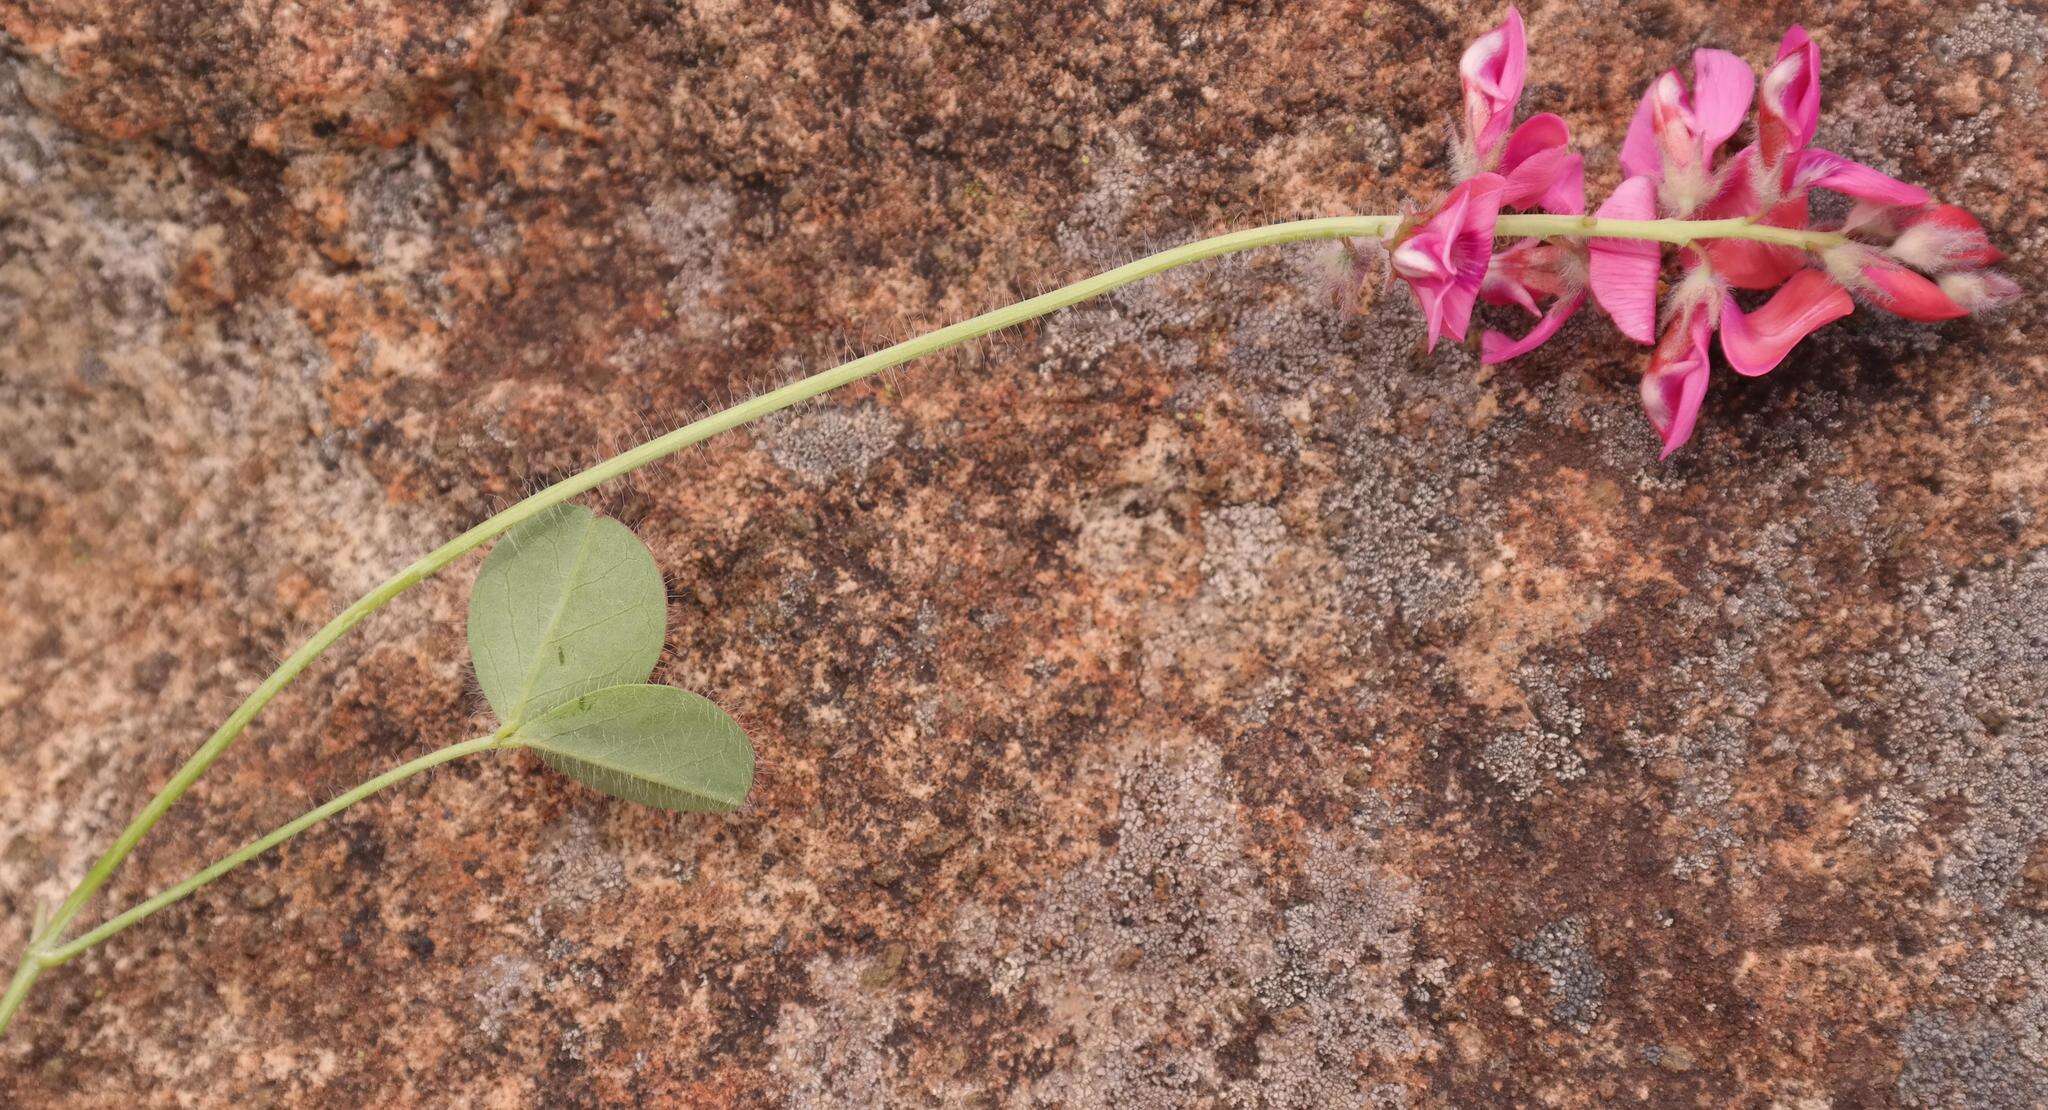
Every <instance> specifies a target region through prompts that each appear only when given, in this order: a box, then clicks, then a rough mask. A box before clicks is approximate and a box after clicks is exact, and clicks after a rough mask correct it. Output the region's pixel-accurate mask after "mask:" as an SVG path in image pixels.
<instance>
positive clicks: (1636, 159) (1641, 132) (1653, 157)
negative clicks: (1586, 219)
mask: <svg viewBox="0 0 2048 1110" xmlns="http://www.w3.org/2000/svg"><path fill="white" fill-rule="evenodd" d="M1677 72H1678V71H1676V70H1673V71H1671V75H1672V76H1674V77H1675V76H1677ZM1656 97H1657V82H1656V81H1652V82H1650V87H1649V88H1647V89H1644V90H1643V98H1642V100H1640V101H1638V102H1637V103H1636V114H1635V118H1634V119H1631V120H1629V121H1628V137H1627V138H1625V139H1623V140H1622V141H1621V172H1622V174H1623V176H1626V177H1647V178H1649V179H1650V180H1651V181H1658V180H1661V179H1662V178H1663V176H1664V158H1663V155H1662V154H1660V153H1659V152H1658V149H1657V125H1656V122H1655V121H1654V120H1653V119H1652V118H1651V115H1652V112H1653V102H1654V101H1655V100H1656ZM1654 216H1655V214H1654V213H1652V215H1651V216H1649V217H1645V218H1646V219H1650V218H1654Z"/></svg>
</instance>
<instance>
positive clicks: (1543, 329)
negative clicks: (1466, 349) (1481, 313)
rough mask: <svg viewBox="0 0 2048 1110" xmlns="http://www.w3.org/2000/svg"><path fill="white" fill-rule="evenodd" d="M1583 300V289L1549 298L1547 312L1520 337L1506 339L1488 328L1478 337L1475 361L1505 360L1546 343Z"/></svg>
mask: <svg viewBox="0 0 2048 1110" xmlns="http://www.w3.org/2000/svg"><path fill="white" fill-rule="evenodd" d="M1585 303H1586V293H1585V290H1583V289H1582V290H1580V291H1579V292H1577V293H1575V294H1573V295H1572V296H1570V297H1565V298H1562V299H1560V300H1557V301H1553V302H1552V303H1551V305H1550V311H1549V312H1548V313H1546V314H1545V315H1544V317H1543V319H1541V320H1538V321H1537V322H1536V326H1535V327H1533V328H1530V329H1529V334H1527V335H1525V336H1523V337H1522V338H1520V339H1509V338H1508V337H1507V336H1505V335H1503V334H1501V333H1500V332H1497V331H1488V332H1487V333H1486V334H1485V335H1482V336H1480V337H1479V361H1480V362H1481V363H1484V364H1487V365H1491V364H1493V363H1496V362H1506V361H1507V360H1509V359H1511V358H1519V357H1521V356H1522V355H1526V354H1528V353H1529V352H1530V351H1533V350H1535V349H1536V348H1538V347H1541V346H1542V345H1544V344H1545V343H1548V342H1550V337H1551V336H1553V335H1556V334H1557V331H1558V329H1559V328H1562V327H1564V322H1565V321H1566V320H1569V319H1571V316H1572V313H1574V312H1577V311H1578V310H1579V306H1580V305H1583V304H1585Z"/></svg>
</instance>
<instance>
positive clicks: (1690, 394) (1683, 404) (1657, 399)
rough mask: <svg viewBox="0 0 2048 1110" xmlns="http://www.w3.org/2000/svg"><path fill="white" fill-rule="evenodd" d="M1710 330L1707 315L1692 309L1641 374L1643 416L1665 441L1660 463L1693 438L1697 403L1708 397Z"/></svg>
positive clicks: (1667, 334) (1661, 342)
mask: <svg viewBox="0 0 2048 1110" xmlns="http://www.w3.org/2000/svg"><path fill="white" fill-rule="evenodd" d="M1713 330H1714V329H1713V325H1712V324H1711V323H1710V322H1709V321H1708V320H1707V314H1706V312H1705V311H1703V310H1699V309H1695V310H1694V311H1693V313H1692V314H1691V315H1690V316H1689V317H1688V318H1686V319H1685V320H1682V321H1673V322H1672V324H1671V326H1670V327H1669V328H1668V329H1666V330H1665V332H1664V336H1663V338H1662V339H1660V340H1658V342H1657V351H1656V353H1655V354H1653V355H1651V356H1650V368H1649V370H1648V371H1647V372H1645V373H1644V374H1643V383H1642V392H1643V412H1644V413H1645V414H1646V415H1648V416H1649V418H1650V424H1651V425H1652V426H1653V427H1655V428H1656V429H1657V435H1658V436H1659V437H1660V438H1662V439H1663V441H1664V450H1663V451H1661V452H1659V453H1658V455H1657V457H1658V458H1660V459H1665V458H1669V457H1671V452H1673V451H1676V450H1678V449H1679V448H1680V447H1683V446H1684V445H1685V441H1686V440H1689V439H1691V438H1692V430H1693V425H1694V424H1695V423H1697V422H1698V420H1699V415H1700V402H1702V401H1703V400H1705V399H1706V396H1707V374H1708V363H1707V340H1708V338H1709V337H1711V336H1712V335H1713Z"/></svg>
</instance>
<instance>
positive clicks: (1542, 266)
mask: <svg viewBox="0 0 2048 1110" xmlns="http://www.w3.org/2000/svg"><path fill="white" fill-rule="evenodd" d="M1585 269H1586V259H1585V250H1584V248H1582V247H1578V246H1577V245H1575V244H1566V243H1557V242H1550V241H1547V240H1543V239H1523V240H1521V241H1520V242H1518V243H1516V244H1515V245H1514V246H1512V247H1509V248H1507V249H1506V250H1503V251H1497V252H1495V254H1494V256H1493V261H1492V262H1491V263H1489V264H1488V266H1487V268H1486V279H1485V280H1484V281H1483V282H1482V283H1481V284H1480V286H1479V296H1480V297H1481V298H1482V299H1483V300H1485V301H1486V303H1488V304H1494V305H1520V306H1521V307H1522V308H1525V309H1527V310H1528V311H1529V313H1530V315H1533V316H1541V317H1542V319H1540V320H1538V321H1537V322H1536V326H1535V327H1534V328H1532V329H1530V330H1529V333H1528V334H1527V335H1524V336H1523V337H1522V338H1520V339H1512V338H1509V337H1508V336H1507V335H1504V334H1502V333H1500V332H1497V331H1492V330H1489V331H1487V332H1486V333H1485V334H1484V335H1482V336H1480V337H1479V340H1480V342H1479V352H1480V354H1479V361H1480V362H1482V363H1485V364H1488V365H1491V364H1493V363H1496V362H1506V361H1507V360H1509V359H1511V358H1516V357H1519V356H1521V355H1525V354H1527V353H1529V352H1530V351H1533V350H1535V349H1536V348H1538V347H1540V346H1542V345H1543V344H1545V343H1547V342H1549V341H1550V338H1551V337H1552V336H1554V335H1556V334H1557V332H1558V329H1560V328H1562V327H1564V325H1565V321H1567V320H1569V319H1571V316H1572V313H1574V312H1577V311H1578V310H1579V306H1581V305H1583V304H1585V303H1586V276H1585ZM1539 300H1549V301H1550V302H1551V305H1550V311H1548V312H1544V311H1542V310H1541V309H1539V308H1538V307H1537V302H1538V301H1539Z"/></svg>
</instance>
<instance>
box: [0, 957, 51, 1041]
mask: <svg viewBox="0 0 2048 1110" xmlns="http://www.w3.org/2000/svg"><path fill="white" fill-rule="evenodd" d="M43 970H44V967H43V965H42V964H41V963H39V962H37V960H36V958H35V949H33V948H31V949H29V950H28V951H27V952H25V953H23V954H22V957H21V966H19V967H17V968H15V969H14V978H12V979H9V980H8V981H7V993H5V994H0V1033H4V1032H6V1031H7V1025H8V1023H9V1022H11V1021H13V1020H14V1012H15V1011H16V1010H19V1009H21V1003H22V1000H23V999H26V998H27V997H28V989H29V988H30V987H33V986H35V985H36V979H37V977H39V976H41V975H42V973H43Z"/></svg>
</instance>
